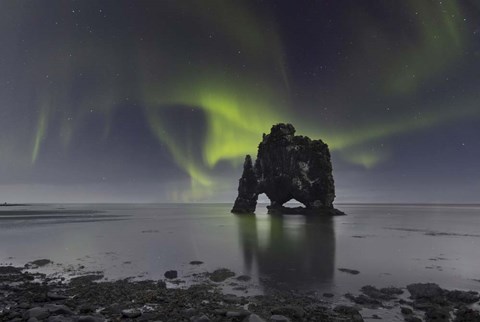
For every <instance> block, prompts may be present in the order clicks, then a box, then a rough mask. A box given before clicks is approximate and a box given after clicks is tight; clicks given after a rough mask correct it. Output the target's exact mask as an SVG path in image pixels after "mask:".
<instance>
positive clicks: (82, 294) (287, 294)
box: [0, 266, 480, 322]
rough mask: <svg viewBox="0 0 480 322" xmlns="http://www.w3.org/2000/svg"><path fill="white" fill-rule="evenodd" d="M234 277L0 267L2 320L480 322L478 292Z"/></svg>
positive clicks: (222, 272)
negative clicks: (326, 288)
mask: <svg viewBox="0 0 480 322" xmlns="http://www.w3.org/2000/svg"><path fill="white" fill-rule="evenodd" d="M212 276H214V278H213V279H212ZM234 276H235V274H234V273H233V272H231V271H229V270H228V269H219V270H217V271H214V272H212V273H207V274H205V280H203V281H200V282H199V283H198V284H196V285H192V286H190V287H188V288H184V289H181V288H167V285H166V283H165V282H164V281H133V280H131V279H124V280H117V281H100V280H99V279H100V278H102V275H85V276H80V277H77V278H73V279H71V280H70V281H69V282H68V283H62V282H60V281H58V280H53V279H50V278H49V277H47V276H45V275H42V274H34V273H30V272H26V271H25V269H24V268H17V267H11V266H0V321H12V322H16V321H29V322H36V321H47V322H60V321H66V322H101V321H190V322H200V321H204V322H208V321H238V322H262V321H326V322H328V321H336V322H340V321H345V322H346V321H359V322H360V321H364V319H365V320H371V319H380V318H381V317H380V316H378V315H377V314H371V313H369V315H366V313H364V312H363V311H362V310H363V309H364V308H369V309H370V310H371V309H374V308H380V309H381V310H379V311H377V312H380V311H382V312H387V311H392V312H396V313H395V316H396V317H397V318H396V320H398V317H400V318H401V319H403V320H404V321H455V322H460V321H464V322H472V321H480V314H479V312H478V311H477V310H476V307H478V301H479V294H478V293H476V292H472V291H462V290H445V289H442V288H440V287H439V286H438V285H436V284H428V283H426V284H411V285H408V286H407V290H408V292H407V291H406V290H405V289H401V288H396V287H387V288H376V287H375V286H371V285H367V286H364V287H362V288H361V289H360V291H359V294H358V295H353V294H350V293H349V294H346V295H345V296H344V297H342V298H340V297H338V296H335V295H334V294H331V295H330V294H329V296H328V298H329V301H325V298H326V296H322V295H321V294H316V293H301V292H294V291H279V290H276V291H272V292H269V294H268V295H257V296H240V295H237V294H224V293H222V291H221V288H220V286H221V285H222V284H221V283H222V281H225V280H228V279H230V280H232V279H233V277H234ZM235 281H237V282H241V279H239V278H235ZM246 281H247V279H245V282H246ZM348 301H351V302H353V303H352V304H351V305H349V304H347V303H348ZM370 312H371V311H370ZM383 319H384V320H385V321H388V320H389V318H383Z"/></svg>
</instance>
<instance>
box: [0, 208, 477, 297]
mask: <svg viewBox="0 0 480 322" xmlns="http://www.w3.org/2000/svg"><path fill="white" fill-rule="evenodd" d="M230 208H231V205H230V204H195V205H193V204H182V205H178V204H175V205H173V204H155V205H151V204H145V205H125V204H113V205H110V204H101V205H97V204H94V205H89V204H82V205H32V206H24V207H1V209H0V263H3V264H5V263H13V264H15V265H23V264H25V263H26V262H28V261H31V260H34V259H40V258H48V259H51V260H53V261H54V262H55V263H56V264H61V265H53V266H50V267H48V268H46V269H49V270H51V271H55V270H58V271H62V270H65V269H68V268H69V267H70V268H76V267H78V266H79V265H82V266H85V268H84V270H90V271H95V270H102V271H104V272H105V274H106V276H107V277H108V278H123V277H132V276H134V277H140V278H145V279H161V278H163V274H164V272H165V271H166V270H170V269H175V270H178V272H179V275H180V277H187V279H188V277H189V276H191V275H192V274H193V273H199V272H205V271H212V270H214V269H216V268H221V267H226V268H230V269H231V270H233V271H235V272H236V273H237V274H247V275H250V276H252V282H251V286H252V287H254V288H256V289H258V290H259V291H262V290H264V289H265V287H266V286H268V287H287V288H294V289H311V290H316V291H320V292H327V291H329V292H334V293H344V292H346V291H356V290H358V288H360V287H361V286H363V285H366V284H372V285H375V286H379V287H380V286H388V285H394V286H405V285H406V284H408V283H412V282H427V281H431V282H436V283H439V284H440V285H441V286H442V287H446V288H459V289H472V290H480V281H478V280H480V206H455V205H451V206H422V205H343V206H342V205H340V206H339V207H338V208H339V209H341V210H343V211H344V212H345V213H347V214H348V215H347V216H342V217H335V218H312V217H302V216H283V217H279V216H269V215H267V214H266V209H265V206H264V205H263V206H262V205H259V207H258V213H257V215H256V216H235V215H232V214H230V212H229V211H230ZM193 260H199V261H203V262H204V264H203V265H199V266H192V265H190V264H189V262H190V261H193ZM338 268H348V269H355V270H358V271H360V273H359V274H358V275H351V274H348V273H344V272H341V271H339V270H338Z"/></svg>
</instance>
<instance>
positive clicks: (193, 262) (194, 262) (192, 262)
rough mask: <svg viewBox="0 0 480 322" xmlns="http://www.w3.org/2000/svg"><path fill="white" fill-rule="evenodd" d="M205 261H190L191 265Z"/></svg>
mask: <svg viewBox="0 0 480 322" xmlns="http://www.w3.org/2000/svg"><path fill="white" fill-rule="evenodd" d="M202 264H203V262H202V261H191V262H190V265H202Z"/></svg>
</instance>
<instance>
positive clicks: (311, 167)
mask: <svg viewBox="0 0 480 322" xmlns="http://www.w3.org/2000/svg"><path fill="white" fill-rule="evenodd" d="M261 193H265V194H266V195H267V197H268V198H269V199H270V201H271V205H270V206H268V209H269V213H290V214H292V213H300V214H313V213H318V214H328V215H340V214H343V213H342V212H341V211H339V210H336V209H334V208H333V200H334V198H335V186H334V182H333V176H332V164H331V162H330V152H329V150H328V146H327V145H326V144H325V143H323V142H322V141H321V140H311V139H309V138H308V137H305V136H298V135H295V128H294V127H293V126H292V125H291V124H283V123H281V124H277V125H274V126H273V127H272V129H271V131H270V134H267V135H265V134H263V140H262V142H260V145H259V146H258V154H257V160H256V161H255V165H254V166H253V164H252V159H251V157H250V156H249V155H247V156H246V157H245V163H244V165H243V174H242V177H241V178H240V180H239V186H238V197H237V199H236V200H235V204H234V206H233V209H232V212H233V213H253V212H254V211H255V208H256V205H257V199H258V195H259V194H261ZM292 199H295V200H296V201H298V202H301V203H302V204H303V205H305V208H303V207H297V208H286V207H284V206H283V204H284V203H286V202H288V201H289V200H292Z"/></svg>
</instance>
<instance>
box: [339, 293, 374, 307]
mask: <svg viewBox="0 0 480 322" xmlns="http://www.w3.org/2000/svg"><path fill="white" fill-rule="evenodd" d="M345 297H346V298H347V299H349V300H350V301H352V302H354V303H356V304H360V305H367V306H373V307H377V306H382V302H380V301H379V300H377V299H373V298H371V297H368V296H366V295H365V294H360V295H358V296H355V295H353V294H350V293H347V294H345Z"/></svg>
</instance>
